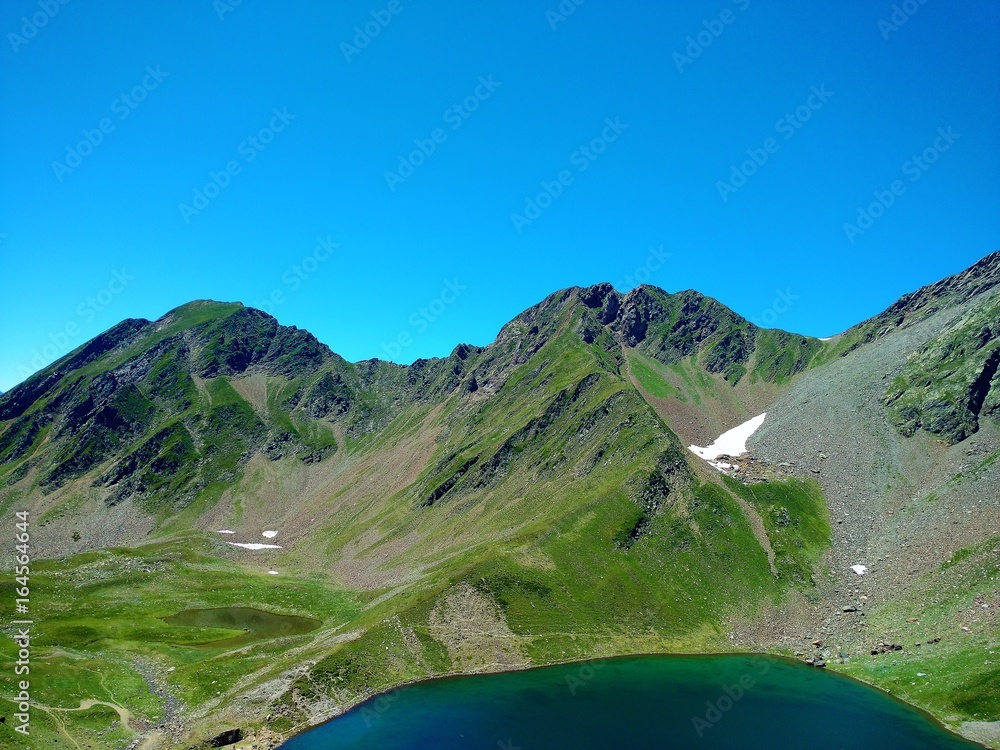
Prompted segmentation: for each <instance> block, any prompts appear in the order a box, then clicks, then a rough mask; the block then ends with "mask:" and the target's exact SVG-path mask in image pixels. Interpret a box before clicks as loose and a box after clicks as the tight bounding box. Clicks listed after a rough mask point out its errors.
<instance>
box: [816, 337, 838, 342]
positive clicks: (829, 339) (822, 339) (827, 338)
mask: <svg viewBox="0 0 1000 750" xmlns="http://www.w3.org/2000/svg"><path fill="white" fill-rule="evenodd" d="M835 338H837V337H836V336H827V337H826V338H825V339H824V338H821V339H820V341H833V340H834V339H835Z"/></svg>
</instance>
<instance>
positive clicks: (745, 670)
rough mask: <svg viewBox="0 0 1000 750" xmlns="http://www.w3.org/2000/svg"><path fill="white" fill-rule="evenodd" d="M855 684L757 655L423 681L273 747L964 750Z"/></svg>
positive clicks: (908, 711)
mask: <svg viewBox="0 0 1000 750" xmlns="http://www.w3.org/2000/svg"><path fill="white" fill-rule="evenodd" d="M976 747H979V746H978V745H975V744H973V743H970V742H967V741H965V740H963V739H961V738H960V737H957V736H955V735H953V734H950V733H948V732H946V731H945V730H944V729H941V728H940V727H939V726H937V725H936V724H935V723H934V722H933V720H932V719H930V718H929V717H928V716H926V715H925V714H923V713H921V712H919V711H917V710H915V709H913V708H911V707H909V706H907V705H906V704H904V703H901V702H899V701H897V700H894V699H892V698H891V697H889V696H887V695H885V694H884V693H882V692H880V691H878V690H875V689H872V688H870V687H868V686H866V685H862V684H861V683H859V682H855V681H853V680H850V679H847V678H844V677H841V676H839V675H835V674H830V673H827V672H825V671H823V670H820V669H815V668H813V667H808V666H805V665H803V664H799V663H797V662H793V661H789V660H783V659H775V658H768V657H760V656H711V657H701V656H694V657H688V656H664V657H660V656H646V657H629V658H620V659H610V660H605V661H599V662H586V663H580V664H570V665H564V666H557V667H544V668H540V669H532V670H528V671H524V672H509V673H505V674H496V675H482V676H473V677H454V678H446V679H441V680H430V681H427V682H422V683H418V684H415V685H411V686H407V687H403V688H399V689H397V690H393V691H391V692H389V693H386V694H385V695H382V696H379V697H378V698H375V699H373V700H370V701H368V702H366V703H364V704H362V705H360V706H358V707H356V708H355V709H353V710H351V711H349V712H348V713H346V714H344V715H343V716H340V717H338V718H336V719H334V720H332V721H330V722H328V723H326V724H323V725H321V726H319V727H316V728H314V729H312V730H310V731H308V732H306V733H304V734H302V735H299V736H298V737H295V738H293V739H291V740H289V741H288V742H286V743H285V744H284V745H282V746H281V750H348V749H349V750H362V749H364V750H459V749H462V750H473V749H475V750H592V749H593V750H597V749H598V748H600V749H601V750H610V749H611V748H629V749H639V748H650V749H652V748H655V749H656V750H673V749H674V748H676V749H678V750H681V749H687V748H699V749H701V748H704V749H706V750H709V749H715V748H718V749H720V750H721V749H722V748H725V749H726V750H729V749H731V748H740V749H741V750H792V749H793V748H794V749H795V750H800V749H801V750H875V749H890V748H899V749H900V750H904V749H905V750H930V749H931V748H933V749H935V750H970V749H971V748H976Z"/></svg>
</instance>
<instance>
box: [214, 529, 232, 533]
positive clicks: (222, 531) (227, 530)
mask: <svg viewBox="0 0 1000 750" xmlns="http://www.w3.org/2000/svg"><path fill="white" fill-rule="evenodd" d="M215 533H216V534H235V533H236V532H235V531H230V530H229V529H222V530H220V531H216V532H215Z"/></svg>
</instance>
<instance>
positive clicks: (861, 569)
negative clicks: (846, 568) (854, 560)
mask: <svg viewBox="0 0 1000 750" xmlns="http://www.w3.org/2000/svg"><path fill="white" fill-rule="evenodd" d="M851 570H853V571H854V572H855V573H857V574H858V575H859V576H863V575H865V574H867V573H868V566H867V565H852V566H851Z"/></svg>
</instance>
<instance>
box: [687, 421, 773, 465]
mask: <svg viewBox="0 0 1000 750" xmlns="http://www.w3.org/2000/svg"><path fill="white" fill-rule="evenodd" d="M766 417H767V412H764V413H763V414H761V415H760V416H759V417H754V418H753V419H751V420H750V421H749V422H744V423H743V424H741V425H740V426H739V427H734V428H733V429H731V430H729V431H728V432H724V433H722V434H721V435H720V436H719V437H718V438H717V439H716V441H715V442H714V443H712V444H711V445H710V446H708V447H707V448H702V447H700V446H698V445H690V446H688V450H690V451H691V452H692V453H695V454H697V455H699V456H701V457H702V458H704V459H705V460H706V461H708V462H709V463H710V464H712V466H714V467H715V468H716V469H719V470H721V469H724V468H731V466H730V465H729V464H726V463H722V462H718V458H719V456H733V457H736V456H742V455H743V454H744V453H746V452H747V440H749V439H750V436H751V435H753V434H754V433H755V432H757V430H759V429H760V426H761V425H762V424H764V419H765V418H766Z"/></svg>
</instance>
